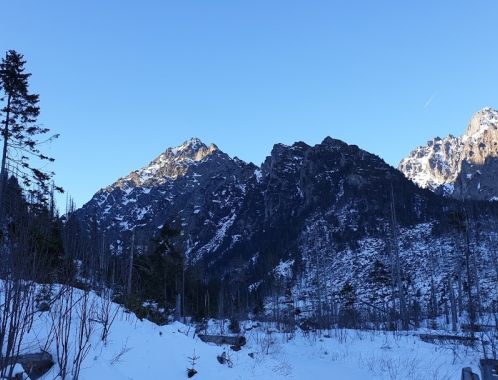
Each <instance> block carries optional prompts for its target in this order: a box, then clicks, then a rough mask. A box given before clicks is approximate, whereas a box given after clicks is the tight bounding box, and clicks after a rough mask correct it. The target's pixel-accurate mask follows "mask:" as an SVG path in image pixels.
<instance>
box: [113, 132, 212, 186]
mask: <svg viewBox="0 0 498 380" xmlns="http://www.w3.org/2000/svg"><path fill="white" fill-rule="evenodd" d="M216 151H218V147H217V146H216V145H215V144H211V145H209V146H207V145H206V144H204V143H203V142H202V141H201V140H200V139H198V138H195V137H194V138H191V139H188V140H186V141H185V142H183V143H182V144H180V145H178V146H176V147H174V148H168V149H166V151H164V152H163V153H161V154H160V155H159V156H158V157H157V158H156V159H154V160H153V161H152V162H150V163H149V164H148V165H146V166H144V167H143V168H141V169H139V170H135V171H133V172H132V173H130V174H129V175H128V176H126V177H124V178H122V179H120V180H118V181H117V182H116V183H115V184H114V185H113V186H112V187H115V186H117V187H122V188H127V187H129V186H133V187H135V186H151V185H157V184H161V183H164V182H165V181H166V180H169V179H176V178H177V177H180V176H183V175H184V174H185V173H186V172H187V169H188V167H189V166H190V165H191V164H193V163H196V162H199V161H202V160H204V159H205V158H206V157H208V156H210V155H212V154H213V153H215V152H216Z"/></svg>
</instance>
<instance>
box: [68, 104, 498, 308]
mask: <svg viewBox="0 0 498 380" xmlns="http://www.w3.org/2000/svg"><path fill="white" fill-rule="evenodd" d="M493 112H494V111H491V110H488V111H483V113H482V115H481V116H479V118H478V119H476V121H475V122H473V123H471V126H470V127H469V133H468V134H467V135H466V137H465V138H461V139H456V138H452V137H450V138H448V139H446V140H444V142H443V140H434V142H433V144H432V145H430V146H429V147H427V148H420V149H419V150H418V152H419V153H417V154H413V157H412V162H411V163H410V162H409V160H408V159H407V160H408V161H406V162H405V164H404V166H403V167H405V168H406V169H407V170H408V168H409V169H410V170H411V172H413V175H414V176H416V175H420V174H419V173H420V172H419V171H417V169H414V168H415V167H416V164H417V165H422V164H424V165H428V167H430V168H432V171H431V172H430V175H431V176H430V180H428V181H427V183H426V185H427V184H433V185H434V186H436V184H437V185H438V186H441V184H444V183H446V182H444V181H445V180H447V179H448V178H450V176H451V175H452V174H451V173H453V171H452V170H451V169H448V168H446V166H444V165H443V163H444V162H445V159H446V158H448V157H452V158H454V157H456V156H455V154H454V149H457V148H458V149H459V151H461V152H466V154H467V156H469V157H470V156H471V157H474V158H475V159H476V160H477V159H478V157H480V158H479V160H481V161H479V162H481V163H482V162H484V163H486V160H487V159H486V158H484V156H485V154H484V153H483V152H484V151H485V150H486V149H487V150H489V154H491V152H492V148H491V147H489V146H484V147H481V148H480V145H479V144H480V143H481V142H484V143H485V144H488V145H489V144H490V142H492V137H491V134H492V133H494V130H495V129H496V123H495V121H494V120H495V119H494V116H493V115H494V113H493ZM485 123H488V124H486V125H487V127H486V129H485V128H483V126H484V125H485ZM486 131H488V132H486ZM481 135H482V137H481ZM484 135H489V136H487V137H484ZM455 141H456V142H458V143H456V142H455ZM478 141H479V142H478ZM435 145H437V148H436V147H435ZM456 147H457V148H456ZM470 147H472V150H473V151H474V150H475V152H474V153H472V154H471V153H470V151H471V150H470ZM476 149H481V151H479V152H478V151H477V150H476ZM431 160H432V161H431ZM450 161H452V160H450ZM455 162H456V163H453V162H452V163H451V165H455V167H461V168H462V169H461V170H467V169H466V166H465V165H466V164H465V165H461V166H459V165H460V164H459V161H455ZM473 162H474V165H478V161H473ZM438 165H439V166H438ZM422 167H424V166H423V165H422ZM469 168H471V167H470V166H469ZM469 170H470V169H469ZM464 173H467V172H464ZM451 178H453V177H451ZM443 180H444V181H443ZM469 180H471V179H469ZM431 181H432V182H431ZM448 181H449V180H448ZM452 183H453V182H452ZM469 183H471V182H469ZM431 186H432V185H431ZM481 186H482V185H481ZM426 187H430V186H429V185H427V186H426ZM466 207H467V210H468V212H469V213H472V223H473V224H472V227H471V228H472V231H470V232H469V233H470V236H472V242H471V244H472V247H473V248H472V249H473V252H475V254H476V255H479V257H478V258H477V259H476V261H475V263H476V269H475V271H476V273H480V274H482V277H483V279H487V278H489V279H492V278H494V277H493V276H494V274H493V273H491V272H490V271H491V269H490V268H494V266H493V265H492V257H491V255H490V254H488V253H487V252H490V251H491V247H492V245H493V244H496V243H497V242H498V238H497V236H496V233H495V231H496V230H497V227H498V223H497V220H498V219H497V217H496V215H498V212H497V210H496V207H495V205H494V204H491V205H489V204H486V207H483V206H482V205H480V203H479V202H476V203H475V204H474V203H472V202H470V203H469V204H467V206H466ZM393 209H394V211H395V214H396V218H395V219H396V223H395V224H393V213H392V211H393ZM459 211H461V207H460V204H459V202H458V201H456V200H453V199H449V198H443V197H440V196H438V195H437V194H435V193H433V192H431V191H429V190H426V189H421V188H420V187H418V186H416V185H415V184H414V183H413V182H411V181H409V180H408V179H406V178H405V176H404V175H403V174H402V173H401V172H400V171H398V170H396V169H395V168H393V167H391V166H389V165H387V164H386V163H385V162H384V161H383V160H382V159H380V158H379V157H377V156H375V155H373V154H370V153H368V152H365V151H363V150H361V149H360V148H358V147H357V146H355V145H348V144H346V143H344V142H342V141H339V140H335V139H332V138H330V137H327V138H326V139H325V140H323V142H322V143H320V144H317V145H315V146H309V145H307V144H305V143H302V142H298V143H295V144H293V145H291V146H287V145H283V144H277V145H275V146H274V148H273V150H272V152H271V154H270V156H268V157H267V158H266V160H265V161H264V163H263V164H262V165H261V167H257V166H255V165H253V164H247V163H245V162H243V161H240V160H238V159H236V158H231V157H229V156H228V155H226V154H225V153H223V152H221V151H220V150H219V149H217V148H216V147H215V146H213V145H212V146H210V147H208V146H206V145H205V144H203V143H202V142H200V141H199V140H196V139H194V140H190V141H187V142H186V143H184V144H182V145H181V146H180V147H178V148H174V149H168V150H167V151H166V152H165V153H163V154H162V155H161V156H159V157H158V158H157V159H156V160H154V161H153V162H152V163H151V165H149V166H147V167H145V168H143V169H141V170H138V171H136V172H133V173H131V174H130V175H129V176H127V177H125V178H123V179H120V180H118V181H117V182H116V183H115V184H113V185H112V186H109V187H107V188H105V189H102V190H100V191H99V192H98V193H97V194H95V196H94V197H93V198H92V200H91V201H90V202H88V203H87V204H86V205H85V206H83V208H82V209H80V210H78V211H77V215H78V216H79V218H80V220H81V222H82V224H83V225H84V226H86V228H87V230H89V231H90V230H92V228H93V229H95V230H98V231H102V233H103V234H104V239H105V242H106V244H108V245H109V248H110V250H111V251H112V253H114V254H116V255H120V254H124V253H126V252H128V250H129V249H130V239H131V235H132V233H133V234H134V238H135V243H136V246H137V251H138V252H145V251H146V245H147V244H148V242H149V241H150V239H151V238H153V237H154V236H155V234H156V231H158V228H159V227H161V226H162V225H163V224H164V223H174V224H176V225H177V226H179V227H180V228H181V229H182V233H183V235H182V244H183V246H184V250H185V252H186V254H187V257H188V259H189V262H190V263H191V265H198V266H199V267H200V268H202V271H203V276H204V278H206V279H209V278H216V279H218V280H221V279H225V280H226V281H227V282H228V283H231V282H233V283H234V284H236V286H237V289H240V286H243V287H245V289H246V290H247V291H248V292H257V291H263V290H262V289H265V286H264V284H265V283H268V282H272V281H275V280H276V279H279V280H278V281H280V283H282V282H283V283H286V284H288V287H289V289H291V292H292V294H294V295H295V297H297V298H302V300H301V301H302V304H303V307H305V306H306V305H308V306H309V309H310V310H314V309H315V308H316V305H317V302H325V303H326V302H329V301H331V299H332V298H333V297H335V295H337V293H338V292H339V291H340V289H341V287H342V286H343V284H344V283H345V282H346V281H350V282H351V283H352V284H353V285H354V286H355V289H356V291H357V295H358V297H359V298H360V299H362V300H364V301H368V302H372V301H373V300H372V297H373V298H375V302H384V301H385V300H386V299H387V298H386V297H388V295H389V294H391V293H390V291H391V290H390V289H391V288H390V286H391V285H390V284H389V283H387V284H379V283H377V282H376V280H371V279H372V278H375V271H376V270H377V269H378V268H379V265H380V266H384V267H385V268H387V269H386V271H387V272H386V273H390V270H391V269H390V268H391V265H392V257H393V256H392V255H393V247H394V245H395V244H397V245H398V246H399V250H400V256H401V265H402V268H403V273H404V274H405V275H404V276H405V277H404V281H405V286H406V289H407V290H406V291H407V293H408V294H410V295H412V296H413V297H419V298H420V300H423V299H427V297H428V296H429V294H430V291H431V289H430V287H429V284H431V282H432V283H434V284H435V286H437V287H439V288H438V289H439V290H438V292H439V291H440V292H442V293H444V287H445V286H446V285H445V284H446V283H447V281H448V278H450V277H451V278H454V276H455V275H456V274H457V273H459V271H461V270H462V268H461V265H462V264H461V262H462V261H461V252H462V248H461V243H462V234H461V232H459V231H458V230H457V229H456V228H455V227H454V225H453V224H452V221H451V215H452V214H453V213H454V212H459ZM469 228H470V227H469ZM132 231H133V232H132ZM395 235H396V236H397V239H394V238H393V236H395ZM481 236H486V238H485V239H481ZM376 268H377V269H376ZM488 272H489V273H488ZM242 279H243V280H242ZM493 281H494V280H493ZM493 281H491V280H490V281H483V284H482V286H481V288H482V292H483V293H482V294H486V295H488V296H489V295H490V294H492V292H494V289H495V287H494V285H493V284H494V283H493ZM241 282H242V285H241ZM234 287H235V285H234ZM442 293H441V294H442ZM417 294H418V295H417ZM383 297H384V298H383ZM489 299H491V298H489Z"/></svg>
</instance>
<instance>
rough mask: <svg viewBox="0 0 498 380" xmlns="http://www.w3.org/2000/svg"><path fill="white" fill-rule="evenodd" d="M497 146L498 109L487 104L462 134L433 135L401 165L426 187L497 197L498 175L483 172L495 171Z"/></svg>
mask: <svg viewBox="0 0 498 380" xmlns="http://www.w3.org/2000/svg"><path fill="white" fill-rule="evenodd" d="M497 146H498V111H496V110H495V109H492V108H490V107H486V108H483V109H481V110H480V111H478V112H476V113H475V114H474V115H473V116H472V118H471V119H470V122H469V124H468V127H467V129H466V131H465V133H464V134H463V135H462V136H461V137H454V136H452V135H449V136H448V137H445V138H443V139H441V138H439V137H437V138H434V139H432V140H430V141H428V142H427V144H426V145H424V146H419V147H417V148H416V149H415V150H414V151H412V152H411V153H410V155H409V156H408V157H406V158H404V159H403V160H402V161H401V162H400V164H399V167H398V168H399V170H401V171H402V172H403V173H404V174H405V176H406V177H407V178H409V179H411V180H412V181H413V182H415V183H417V184H418V185H419V186H421V187H423V188H428V189H431V190H433V191H436V192H440V193H442V194H444V195H453V196H455V197H461V196H465V197H468V198H475V199H489V198H491V197H493V196H498V186H497V185H496V183H495V179H494V177H495V174H489V175H484V173H488V172H489V173H495V171H496V168H494V166H495V165H496V159H495V158H496V157H498V149H497ZM476 173H477V174H479V179H477V177H476V176H475V175H474V174H476ZM481 174H482V176H481Z"/></svg>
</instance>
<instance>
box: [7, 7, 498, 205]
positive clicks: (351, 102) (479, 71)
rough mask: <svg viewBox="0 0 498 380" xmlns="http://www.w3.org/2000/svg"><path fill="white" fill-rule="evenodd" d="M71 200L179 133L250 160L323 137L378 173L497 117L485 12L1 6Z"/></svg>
mask: <svg viewBox="0 0 498 380" xmlns="http://www.w3.org/2000/svg"><path fill="white" fill-rule="evenodd" d="M1 9H2V10H1V12H2V20H1V22H0V51H5V50H6V49H16V50H18V51H20V52H21V53H23V54H24V55H25V57H26V59H27V60H28V69H29V71H31V72H32V73H33V77H32V89H33V90H34V91H36V92H38V93H40V95H41V107H42V114H41V117H40V121H41V122H43V123H44V125H45V126H47V127H49V128H51V129H52V130H53V131H54V132H58V133H61V138H60V139H59V140H58V141H57V142H55V143H54V144H52V146H51V147H50V149H49V150H50V153H51V154H53V155H54V156H55V157H56V159H57V161H56V163H55V164H54V170H55V171H56V172H57V181H58V183H59V184H61V185H62V186H64V187H65V188H66V190H67V191H68V192H69V194H71V195H72V196H73V197H74V198H75V199H76V202H77V204H78V205H81V204H82V203H84V202H86V201H87V200H88V199H89V198H90V197H91V196H92V194H93V193H94V192H96V191H97V190H98V189H99V188H101V187H104V186H106V185H107V184H110V183H112V182H113V181H114V180H115V179H117V178H118V177H120V176H123V175H126V174H128V173H129V172H130V171H131V170H133V169H136V168H139V167H141V166H143V165H145V164H147V163H148V162H149V161H150V160H152V159H153V158H154V157H155V156H157V155H158V154H159V153H161V152H162V151H164V150H165V149H166V148H167V147H169V146H175V145H178V144H180V143H181V142H182V141H183V140H185V139H187V138H189V137H192V136H195V137H199V138H201V139H202V140H203V141H205V142H206V143H211V142H214V143H216V144H217V145H218V146H219V147H220V149H222V150H223V151H225V152H227V153H228V154H230V155H237V156H238V157H240V158H242V159H244V160H246V161H252V162H254V163H256V164H259V163H261V162H262V161H263V160H264V158H265V156H266V155H267V154H269V152H270V151H271V148H272V145H273V144H274V143H276V142H283V143H289V144H290V143H292V142H294V141H297V140H302V141H305V142H307V143H309V144H315V143H318V142H320V141H321V140H322V139H323V138H324V137H325V136H327V135H330V136H332V137H335V138H339V139H342V140H345V141H346V142H348V143H351V144H357V145H359V146H360V147H362V148H364V149H366V150H368V151H370V152H373V153H376V154H378V155H379V156H381V157H383V158H384V159H385V160H386V161H387V162H389V163H390V164H392V165H397V163H398V161H399V160H400V159H401V158H402V157H403V156H404V155H406V154H407V153H408V152H409V151H410V150H411V149H413V148H414V147H415V146H417V145H420V144H422V143H424V142H425V141H426V140H428V139H429V138H431V137H433V136H435V135H447V134H448V133H453V134H456V135H459V134H461V133H462V132H463V130H464V129H465V127H466V125H467V122H468V120H469V118H470V117H471V115H472V113H473V112H475V111H477V110H479V109H480V108H482V107H484V106H492V107H498V28H497V21H496V15H497V14H498V2H497V1H495V0H490V1H472V2H470V1H457V0H452V1H410V2H408V1H395V0H392V1H370V0H364V1H332V0H328V1H290V0H285V1H272V0H262V1H259V0H251V1H234V0H227V1H215V0H209V1H206V0H199V1H188V0H185V1H176V2H171V1H164V0H161V1H159V0H157V1H147V0H144V1H123V0H120V1H118V0H114V1H112V0H105V1H101V0H99V1H97V0H85V1H83V0H79V1H76V0H71V1H67V0H50V1H40V0H32V1H24V0H15V1H5V2H3V4H2V7H1Z"/></svg>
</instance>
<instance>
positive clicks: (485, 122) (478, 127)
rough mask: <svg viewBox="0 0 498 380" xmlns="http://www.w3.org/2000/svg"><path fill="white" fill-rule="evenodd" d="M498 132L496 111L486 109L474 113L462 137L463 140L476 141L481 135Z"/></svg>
mask: <svg viewBox="0 0 498 380" xmlns="http://www.w3.org/2000/svg"><path fill="white" fill-rule="evenodd" d="M497 130H498V111H496V110H494V109H492V108H490V107H486V108H483V109H482V110H480V111H478V112H476V113H475V114H474V115H473V116H472V119H470V122H469V125H468V127H467V130H466V131H465V134H464V135H463V136H462V137H463V139H471V138H474V139H478V138H480V137H482V135H483V134H485V133H487V132H493V131H494V132H496V131H497Z"/></svg>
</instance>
